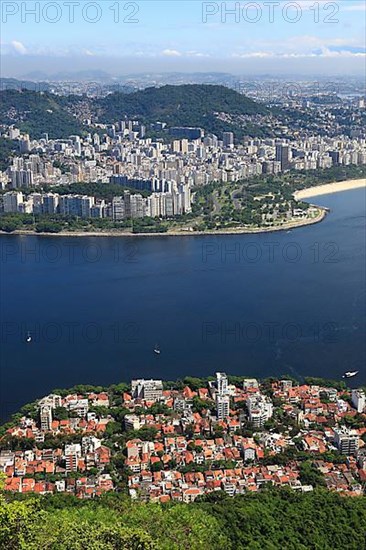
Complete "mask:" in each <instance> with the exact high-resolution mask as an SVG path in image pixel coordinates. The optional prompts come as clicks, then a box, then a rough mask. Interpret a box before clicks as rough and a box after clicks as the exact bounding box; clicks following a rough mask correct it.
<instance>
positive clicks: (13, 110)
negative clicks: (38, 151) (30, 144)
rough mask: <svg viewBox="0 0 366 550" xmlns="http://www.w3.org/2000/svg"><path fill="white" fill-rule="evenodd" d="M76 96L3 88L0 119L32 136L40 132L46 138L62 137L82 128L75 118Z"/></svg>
mask: <svg viewBox="0 0 366 550" xmlns="http://www.w3.org/2000/svg"><path fill="white" fill-rule="evenodd" d="M77 102H78V100H77V99H76V98H75V100H73V99H72V97H70V98H62V97H60V96H56V95H53V94H51V93H48V92H44V93H43V92H42V93H41V92H33V91H29V90H24V91H22V92H19V91H17V90H5V91H2V92H0V119H1V121H2V122H3V123H4V124H9V125H10V124H14V125H15V126H16V127H18V128H20V130H21V131H22V132H27V133H29V134H30V137H31V138H33V139H39V138H41V137H42V135H43V134H44V133H47V134H48V136H49V137H50V138H62V137H64V138H66V137H68V136H70V135H72V134H79V135H80V134H82V133H83V131H84V128H83V126H82V124H81V123H80V122H79V121H78V120H77V119H76V118H75V116H74V114H73V108H75V110H76V106H77Z"/></svg>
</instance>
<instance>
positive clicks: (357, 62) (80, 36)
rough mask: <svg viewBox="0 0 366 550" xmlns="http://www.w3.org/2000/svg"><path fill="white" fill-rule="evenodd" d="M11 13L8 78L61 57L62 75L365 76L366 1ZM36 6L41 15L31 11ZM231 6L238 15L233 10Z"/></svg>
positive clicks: (18, 6) (110, 4)
mask: <svg viewBox="0 0 366 550" xmlns="http://www.w3.org/2000/svg"><path fill="white" fill-rule="evenodd" d="M72 4H74V5H73V6H72ZM271 4H272V7H270V6H271ZM1 9H2V13H1V21H2V24H1V27H2V39H1V49H2V56H3V69H2V74H3V76H7V74H4V73H9V74H10V73H11V70H12V69H15V70H18V71H20V72H22V71H26V69H27V67H28V68H30V69H32V70H34V69H38V70H42V69H46V70H47V71H49V70H51V69H52V63H53V70H55V71H57V70H58V68H62V69H64V68H65V67H66V66H67V64H69V65H71V66H70V69H71V68H72V67H74V68H75V69H77V70H79V69H80V68H82V67H83V66H85V67H93V68H100V69H103V68H105V69H106V70H108V71H111V70H113V67H114V69H115V70H116V72H118V73H119V74H120V73H121V71H122V72H123V71H125V72H133V71H134V70H136V71H137V70H144V71H146V70H148V69H149V68H150V67H151V70H161V71H163V70H172V68H175V69H176V70H179V69H182V70H205V69H207V70H211V71H212V70H215V68H217V70H225V68H226V70H227V71H228V72H237V71H238V70H242V69H245V68H248V70H253V71H254V72H255V71H256V70H260V69H261V68H263V70H266V71H268V70H272V69H273V71H274V72H276V71H277V70H279V69H280V68H281V67H282V68H283V69H286V68H288V67H297V68H298V69H299V71H300V72H301V68H302V67H303V68H304V70H305V71H306V72H308V71H310V70H314V72H316V71H319V70H320V71H321V72H322V71H326V72H327V71H328V72H332V70H333V69H335V68H336V69H337V70H338V71H339V72H342V71H345V72H355V73H356V72H358V73H359V74H360V73H362V71H363V70H364V67H365V62H366V61H365V59H366V58H365V18H366V11H365V2H364V0H338V1H335V2H332V1H330V0H297V2H290V1H287V0H283V1H281V2H280V1H277V2H276V1H273V2H271V1H267V2H263V1H259V2H246V1H241V2H201V1H199V0H190V1H187V0H182V1H180V0H172V1H170V2H169V1H152V0H145V1H139V0H136V2H121V1H118V0H98V1H97V2H89V1H88V0H79V1H76V0H75V2H70V1H69V2H68V1H66V0H65V1H64V0H57V1H54V2H52V1H48V0H43V1H38V2H30V1H26V2H25V1H24V0H22V1H20V0H19V1H17V0H12V1H6V0H3V1H2V4H1ZM34 9H35V10H36V11H37V14H39V15H38V17H39V21H36V20H35V15H34V14H32V13H27V11H28V10H29V11H31V10H34ZM83 10H84V11H83ZM230 10H231V11H234V12H235V15H234V14H229V13H227V14H226V15H225V12H226V11H230ZM72 12H73V14H74V15H73V20H72V17H71V16H70V14H72ZM93 20H95V22H93ZM52 21H54V22H52ZM122 61H124V63H121V62H122Z"/></svg>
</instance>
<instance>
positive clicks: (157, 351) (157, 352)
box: [154, 344, 160, 355]
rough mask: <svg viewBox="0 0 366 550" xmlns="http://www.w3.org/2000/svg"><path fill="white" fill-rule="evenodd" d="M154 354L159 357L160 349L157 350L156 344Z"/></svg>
mask: <svg viewBox="0 0 366 550" xmlns="http://www.w3.org/2000/svg"><path fill="white" fill-rule="evenodd" d="M154 353H156V355H160V348H159V346H158V344H155V347H154Z"/></svg>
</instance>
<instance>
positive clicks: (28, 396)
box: [0, 189, 366, 417]
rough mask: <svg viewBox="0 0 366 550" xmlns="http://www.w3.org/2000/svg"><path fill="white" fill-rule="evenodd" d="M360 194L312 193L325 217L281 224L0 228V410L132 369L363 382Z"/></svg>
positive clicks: (143, 373) (124, 377) (128, 374)
mask: <svg viewBox="0 0 366 550" xmlns="http://www.w3.org/2000/svg"><path fill="white" fill-rule="evenodd" d="M365 199H366V197H365V190H364V189H357V190H353V191H347V192H342V193H337V194H333V195H325V196H321V197H316V199H314V202H316V203H317V204H321V205H324V206H327V207H329V208H330V210H331V212H330V214H329V215H328V216H327V218H326V220H325V221H323V222H322V223H319V224H317V225H314V226H308V227H304V228H299V229H296V230H293V231H291V232H276V233H265V234H258V235H240V236H216V237H213V236H204V237H203V236H195V237H148V238H146V237H145V238H143V237H136V238H129V239H127V238H107V237H106V238H105V237H80V238H79V237H70V238H64V237H37V236H29V237H23V236H1V238H0V247H1V265H0V267H1V281H0V282H1V294H0V298H1V306H0V307H1V311H0V314H1V352H0V353H1V357H0V359H1V402H2V407H1V411H0V415H1V416H2V417H7V416H8V415H9V413H11V412H14V411H15V410H17V409H18V408H19V407H20V406H21V405H22V404H24V403H26V402H30V401H32V400H34V399H35V398H37V397H40V396H42V395H44V394H46V393H47V392H49V391H50V390H52V389H53V388H56V387H69V386H72V385H74V384H78V383H83V384H87V383H90V384H101V385H107V384H111V383H117V382H119V381H129V380H130V379H131V378H133V377H161V378H164V379H176V378H178V377H183V376H185V375H193V376H207V375H210V374H213V373H214V372H215V371H217V370H224V371H226V372H227V373H230V374H240V375H244V374H245V375H248V376H257V377H265V376H271V375H273V376H276V375H282V374H285V373H287V374H290V375H292V376H296V377H298V378H300V377H303V376H307V375H309V376H322V377H328V378H340V377H341V376H342V373H343V372H344V371H346V370H360V375H359V376H358V377H357V379H354V380H353V381H352V384H353V385H359V384H361V383H363V384H364V383H365V382H366V371H365V359H366V346H365V327H366V317H365V306H366V288H365V277H366V274H365V202H366V200H365ZM28 331H30V333H31V335H32V342H31V343H29V344H27V343H26V342H25V339H26V335H27V332H28ZM156 344H158V345H159V346H160V348H161V353H160V355H157V354H154V352H153V348H154V346H155V345H156Z"/></svg>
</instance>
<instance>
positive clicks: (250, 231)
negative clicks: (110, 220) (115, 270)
mask: <svg viewBox="0 0 366 550" xmlns="http://www.w3.org/2000/svg"><path fill="white" fill-rule="evenodd" d="M312 206H315V205H312ZM315 208H317V209H318V210H319V214H318V215H317V216H316V217H314V218H308V219H302V220H293V221H290V222H288V223H286V225H281V226H278V227H255V228H248V227H238V228H228V229H217V230H207V231H184V230H181V231H177V230H175V231H174V230H172V231H167V232H166V233H131V232H127V231H126V232H122V231H118V230H117V231H104V232H103V231H60V232H59V233H46V232H45V233H37V232H36V231H26V230H23V229H18V230H16V231H13V232H11V233H7V232H6V231H0V236H1V235H18V236H32V237H35V236H36V237H196V236H198V237H199V236H210V237H212V236H216V235H218V236H220V235H256V234H259V233H273V232H275V231H290V230H292V229H297V228H300V227H306V226H308V225H314V224H316V223H320V222H322V221H323V220H324V218H325V217H326V216H327V214H328V212H329V210H328V209H327V208H324V207H321V206H315Z"/></svg>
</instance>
